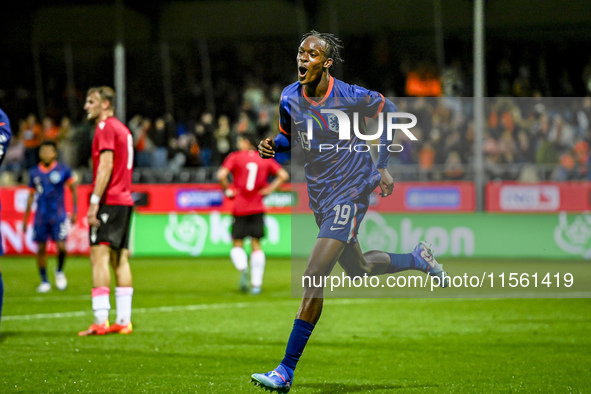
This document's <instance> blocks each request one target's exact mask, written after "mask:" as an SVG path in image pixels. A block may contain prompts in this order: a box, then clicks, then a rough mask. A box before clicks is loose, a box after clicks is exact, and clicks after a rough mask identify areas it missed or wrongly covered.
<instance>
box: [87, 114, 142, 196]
mask: <svg viewBox="0 0 591 394" xmlns="http://www.w3.org/2000/svg"><path fill="white" fill-rule="evenodd" d="M108 150H110V151H113V172H112V174H111V179H110V180H109V184H108V185H107V189H106V190H105V192H104V193H103V197H102V198H101V203H102V204H107V205H127V206H130V205H133V199H132V198H131V179H132V178H131V175H132V172H133V137H132V135H131V132H130V131H129V129H128V128H127V126H125V125H124V124H123V123H121V122H120V121H119V120H118V119H117V118H115V117H113V116H111V117H109V118H107V119H106V120H104V121H102V122H99V124H98V125H97V126H96V130H95V132H94V139H93V140H92V171H93V177H92V186H93V187H94V183H95V182H96V173H97V170H98V166H99V162H100V155H101V152H104V151H108Z"/></svg>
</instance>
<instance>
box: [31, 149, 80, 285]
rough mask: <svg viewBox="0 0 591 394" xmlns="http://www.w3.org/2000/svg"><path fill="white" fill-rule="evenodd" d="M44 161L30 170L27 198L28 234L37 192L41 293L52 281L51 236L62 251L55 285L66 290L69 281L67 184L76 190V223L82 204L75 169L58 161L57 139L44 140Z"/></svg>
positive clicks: (41, 154) (35, 237) (35, 234)
mask: <svg viewBox="0 0 591 394" xmlns="http://www.w3.org/2000/svg"><path fill="white" fill-rule="evenodd" d="M39 158H40V159H41V162H40V163H39V165H38V166H37V167H33V168H31V169H30V170H29V188H30V189H31V193H30V194H29V199H28V201H27V209H26V210H25V216H24V218H23V234H26V233H27V222H28V219H29V213H30V212H31V206H32V205H33V200H34V198H35V195H37V212H36V213H35V224H34V227H33V229H34V232H33V240H34V241H35V242H37V246H38V250H37V268H38V269H39V275H40V276H41V284H39V286H37V292H39V293H48V292H50V291H51V284H50V283H49V280H48V279H47V239H48V238H51V239H52V240H53V241H54V242H55V244H56V246H57V250H58V255H57V256H58V257H57V259H58V265H57V270H56V271H55V286H56V287H57V288H58V290H65V289H66V287H67V286H68V280H67V279H66V274H65V273H64V263H65V260H66V237H67V236H68V223H67V217H66V206H65V201H64V190H65V187H66V186H69V187H70V190H71V191H72V203H73V210H72V215H71V217H70V220H71V222H72V224H74V223H76V210H77V206H78V194H77V193H76V185H75V183H74V178H73V177H72V171H71V170H70V168H68V166H66V165H64V164H62V163H59V162H58V161H57V146H56V144H55V142H53V141H44V142H43V143H42V144H41V147H40V149H39Z"/></svg>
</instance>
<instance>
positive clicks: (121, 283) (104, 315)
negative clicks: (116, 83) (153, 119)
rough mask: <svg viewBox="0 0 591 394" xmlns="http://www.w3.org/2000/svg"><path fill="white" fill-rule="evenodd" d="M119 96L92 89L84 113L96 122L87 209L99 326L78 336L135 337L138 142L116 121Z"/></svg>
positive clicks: (94, 296)
mask: <svg viewBox="0 0 591 394" xmlns="http://www.w3.org/2000/svg"><path fill="white" fill-rule="evenodd" d="M114 107H115V91H114V90H113V89H112V88H110V87H107V86H102V87H98V88H90V89H89V90H88V93H87V95H86V104H85V105H84V109H85V110H86V113H87V119H88V120H93V121H95V123H96V129H95V134H94V139H93V141H92V168H93V173H94V176H93V188H94V189H93V192H92V195H91V196H90V206H89V207H88V215H87V218H88V225H89V227H90V262H91V263H92V286H93V288H92V309H93V311H94V323H93V324H92V325H91V326H90V327H89V328H88V330H86V331H81V332H79V333H78V334H79V335H81V336H85V335H104V334H108V333H119V334H129V333H131V332H132V324H131V299H132V296H133V287H132V279H131V269H130V267H129V250H128V244H129V225H130V220H131V211H132V207H133V199H132V197H131V176H132V170H133V138H132V136H131V132H130V131H129V129H128V128H127V127H126V126H125V125H124V124H123V123H121V122H120V121H119V120H118V119H117V118H115V116H114ZM109 263H110V265H111V267H113V271H114V273H115V281H116V283H117V287H116V288H115V300H116V303H117V320H116V322H115V324H113V325H111V326H109V310H110V309H111V304H110V300H109V293H110V284H111V274H110V271H109Z"/></svg>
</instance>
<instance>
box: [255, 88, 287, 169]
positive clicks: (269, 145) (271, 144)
mask: <svg viewBox="0 0 591 394" xmlns="http://www.w3.org/2000/svg"><path fill="white" fill-rule="evenodd" d="M287 108H288V107H287V101H286V100H284V99H281V102H280V103H279V133H278V134H277V137H275V139H272V138H265V139H264V140H262V141H261V142H260V143H259V146H258V151H259V156H261V157H262V158H263V159H271V158H273V157H275V153H276V152H287V151H288V150H290V149H291V141H290V140H291V123H292V118H291V116H290V115H289V112H288V109H287Z"/></svg>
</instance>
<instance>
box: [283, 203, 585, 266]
mask: <svg viewBox="0 0 591 394" xmlns="http://www.w3.org/2000/svg"><path fill="white" fill-rule="evenodd" d="M314 227H315V222H314V217H313V216H312V215H292V234H293V238H292V250H293V251H294V257H304V256H306V255H307V254H308V253H309V252H310V250H312V245H313V244H314V241H315V239H316V235H317V231H311V230H310V229H311V228H314ZM358 239H359V242H360V245H361V247H362V249H363V250H364V251H368V250H383V251H388V252H393V253H409V252H410V251H411V250H412V249H413V248H414V246H415V245H416V244H417V243H418V242H419V241H421V240H424V241H427V243H431V244H433V247H434V249H435V252H436V255H437V256H455V257H500V258H502V257H510V258H516V257H528V258H552V259H577V258H580V259H591V215H588V214H566V213H560V214H540V215H536V214H487V213H474V214H412V215H400V214H380V213H378V212H372V211H370V212H368V213H367V215H366V216H365V218H364V219H363V222H362V223H361V227H360V229H359V236H358Z"/></svg>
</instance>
